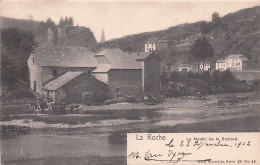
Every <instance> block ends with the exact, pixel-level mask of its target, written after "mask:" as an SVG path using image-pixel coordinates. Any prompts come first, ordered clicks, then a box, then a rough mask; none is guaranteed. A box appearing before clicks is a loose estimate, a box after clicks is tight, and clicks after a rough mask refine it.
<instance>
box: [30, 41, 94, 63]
mask: <svg viewBox="0 0 260 165" xmlns="http://www.w3.org/2000/svg"><path fill="white" fill-rule="evenodd" d="M94 55H95V54H94V53H93V52H91V51H90V50H89V49H87V48H85V47H59V46H46V47H38V48H37V49H36V50H35V54H34V58H35V60H36V61H35V62H36V63H38V64H39V65H41V66H54V67H96V65H97V64H98V63H97V60H96V59H95V57H94Z"/></svg>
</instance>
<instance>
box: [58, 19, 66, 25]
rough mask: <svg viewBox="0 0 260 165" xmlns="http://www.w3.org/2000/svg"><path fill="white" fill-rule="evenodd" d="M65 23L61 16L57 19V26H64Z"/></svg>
mask: <svg viewBox="0 0 260 165" xmlns="http://www.w3.org/2000/svg"><path fill="white" fill-rule="evenodd" d="M64 25H65V23H64V20H63V18H62V17H61V18H60V21H59V27H64Z"/></svg>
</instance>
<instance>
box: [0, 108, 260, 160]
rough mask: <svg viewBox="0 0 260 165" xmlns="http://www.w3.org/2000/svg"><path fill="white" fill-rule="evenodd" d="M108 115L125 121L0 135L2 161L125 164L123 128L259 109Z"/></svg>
mask: <svg viewBox="0 0 260 165" xmlns="http://www.w3.org/2000/svg"><path fill="white" fill-rule="evenodd" d="M113 113H114V112H113ZM110 115H113V116H112V117H113V118H114V119H113V120H122V121H127V122H122V124H116V123H115V124H114V125H113V123H112V125H108V126H104V125H97V126H96V127H92V128H91V127H83V128H69V129H51V130H50V129H47V131H46V130H45V131H40V132H39V131H31V132H28V133H26V134H22V135H13V136H4V137H2V139H1V153H2V154H1V159H2V161H3V162H4V164H12V165H18V164H24V165H25V164H26V165H30V164H35V165H42V164H64V165H68V164H98V163H97V162H99V163H100V164H116V163H118V164H126V162H125V156H126V143H125V138H126V132H147V131H148V130H149V129H152V128H156V127H158V126H165V125H166V126H174V125H176V124H186V123H197V122H204V121H216V120H224V119H236V118H244V117H251V116H255V115H259V109H256V108H253V109H250V107H247V106H246V107H243V106H241V107H239V108H238V107H235V108H234V107H233V108H232V107H231V108H221V107H215V108H209V107H200V108H198V107H196V108H190V107H189V108H168V109H166V110H139V111H135V112H130V111H125V112H124V111H121V112H120V113H118V112H117V113H114V114H110ZM129 116H131V117H130V118H129ZM136 116H138V117H136ZM133 119H134V120H133ZM128 121H129V122H128ZM101 123H102V122H101ZM111 137H112V142H111ZM113 138H114V139H113ZM75 161H79V162H75ZM86 162H87V163H86Z"/></svg>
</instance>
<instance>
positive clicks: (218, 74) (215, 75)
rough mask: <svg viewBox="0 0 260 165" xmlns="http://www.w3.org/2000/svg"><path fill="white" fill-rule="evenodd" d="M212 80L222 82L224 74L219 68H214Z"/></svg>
mask: <svg viewBox="0 0 260 165" xmlns="http://www.w3.org/2000/svg"><path fill="white" fill-rule="evenodd" d="M211 81H212V82H221V81H222V74H221V72H220V71H219V70H214V71H213V72H212V74H211Z"/></svg>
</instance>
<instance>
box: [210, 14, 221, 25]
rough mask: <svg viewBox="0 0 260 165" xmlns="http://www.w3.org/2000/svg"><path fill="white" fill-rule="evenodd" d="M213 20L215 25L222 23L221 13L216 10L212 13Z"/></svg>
mask: <svg viewBox="0 0 260 165" xmlns="http://www.w3.org/2000/svg"><path fill="white" fill-rule="evenodd" d="M212 22H213V25H214V27H218V26H219V25H220V24H221V20H220V17H219V13H217V12H215V13H213V14H212Z"/></svg>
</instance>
